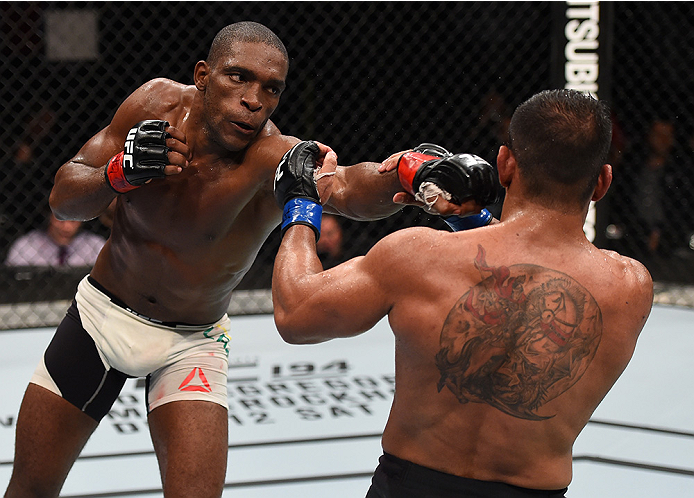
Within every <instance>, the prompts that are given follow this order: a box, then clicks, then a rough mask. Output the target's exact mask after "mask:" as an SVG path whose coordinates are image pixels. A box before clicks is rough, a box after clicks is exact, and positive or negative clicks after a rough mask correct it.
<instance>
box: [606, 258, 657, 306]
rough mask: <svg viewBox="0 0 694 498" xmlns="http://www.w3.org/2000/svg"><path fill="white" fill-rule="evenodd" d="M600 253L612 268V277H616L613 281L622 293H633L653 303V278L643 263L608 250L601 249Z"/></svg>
mask: <svg viewBox="0 0 694 498" xmlns="http://www.w3.org/2000/svg"><path fill="white" fill-rule="evenodd" d="M600 252H601V253H602V254H603V255H604V256H605V261H606V262H607V264H608V265H609V266H610V270H611V271H610V277H616V278H614V279H613V280H612V281H613V282H614V283H615V284H616V285H619V287H620V292H621V293H625V292H632V293H634V294H639V295H643V296H644V299H645V300H646V301H647V300H649V299H650V300H651V301H652V296H653V278H652V277H651V274H650V272H649V271H648V269H647V268H646V267H645V266H644V265H643V264H642V263H641V262H639V261H637V260H635V259H633V258H629V257H627V256H624V255H622V254H619V253H617V252H615V251H610V250H607V249H600ZM648 296H650V298H649V297H648Z"/></svg>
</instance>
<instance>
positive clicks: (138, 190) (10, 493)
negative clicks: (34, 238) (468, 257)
mask: <svg viewBox="0 0 694 498" xmlns="http://www.w3.org/2000/svg"><path fill="white" fill-rule="evenodd" d="M288 65H289V61H288V57H287V52H286V49H285V47H284V45H283V44H282V42H281V41H280V40H279V39H278V38H277V36H276V35H275V34H274V33H272V32H271V31H270V30H269V29H267V28H266V27H264V26H262V25H260V24H257V23H251V22H244V23H237V24H233V25H230V26H227V27H226V28H224V29H222V30H221V31H220V32H219V33H218V34H217V36H216V38H215V40H214V41H213V43H212V46H211V49H210V52H209V55H208V57H207V60H206V61H200V62H198V63H197V64H196V66H195V71H194V82H195V84H194V85H193V86H186V85H182V84H179V83H175V82H173V81H170V80H166V79H155V80H152V81H150V82H148V83H146V84H144V85H143V86H142V87H140V88H139V89H137V90H136V91H135V92H133V93H132V94H131V95H130V96H129V97H128V98H127V99H126V100H125V101H124V102H123V104H122V105H121V106H120V107H119V109H118V110H117V112H116V113H115V115H114V117H113V120H112V121H111V123H110V124H109V125H108V126H107V127H106V128H104V129H103V130H101V131H100V132H98V133H97V134H96V135H95V136H94V137H92V138H91V139H90V140H89V141H88V142H87V143H86V144H85V145H84V146H83V147H82V149H81V150H80V151H79V152H78V153H77V155H76V156H75V157H74V158H72V159H71V160H70V161H69V162H67V163H66V164H64V165H63V166H62V167H61V168H60V170H59V171H58V173H57V175H56V178H55V186H54V188H53V191H52V192H51V198H50V202H51V206H52V208H53V211H54V212H55V214H56V216H58V217H59V218H60V219H72V220H88V219H92V218H95V217H97V216H99V215H100V214H101V213H103V212H104V211H105V210H106V209H107V207H108V206H109V204H110V203H111V202H112V200H113V199H114V198H116V199H117V200H116V207H115V214H114V220H113V226H112V230H111V237H110V239H109V240H108V242H107V243H106V245H105V246H104V248H103V250H102V251H101V253H100V254H99V257H98V260H97V261H96V264H95V265H94V268H93V270H92V272H91V274H90V275H89V277H88V278H87V279H85V280H84V281H83V282H81V283H80V285H79V288H78V292H77V295H76V298H75V303H74V304H73V305H72V306H71V308H70V310H69V311H68V313H67V316H66V318H65V319H64V320H63V322H62V323H61V325H60V326H59V327H58V330H57V331H56V334H55V336H54V338H53V339H52V341H51V343H50V345H49V346H48V348H47V350H46V352H45V355H44V357H43V359H42V361H41V363H40V365H39V366H38V368H37V370H36V372H35V375H34V376H33V378H32V380H31V383H30V384H29V386H28V388H27V391H26V394H25V396H24V400H23V402H22V405H21V408H20V412H19V417H18V420H17V428H16V448H15V459H14V468H13V473H12V477H11V480H10V483H9V487H8V490H7V493H6V495H5V496H6V497H23V498H24V497H29V496H41V497H46V496H57V495H58V493H59V491H60V489H61V487H62V485H63V483H64V481H65V478H66V476H67V474H68V472H69V470H70V468H71V466H72V464H73V463H74V461H75V459H76V458H77V456H78V455H79V453H80V451H81V450H82V448H83V447H84V445H85V443H86V442H87V440H88V438H89V437H90V435H91V434H92V432H93V431H94V430H95V428H96V427H97V425H98V423H99V421H100V420H101V418H102V417H103V416H104V415H106V414H107V413H108V411H109V410H110V407H111V406H112V404H113V403H114V401H115V399H116V397H117V396H118V394H119V392H120V389H121V387H122V386H123V383H124V381H125V380H126V378H128V377H133V376H146V378H147V389H146V402H147V409H148V423H149V427H150V432H151V436H152V441H153V444H154V449H155V451H156V454H157V458H158V461H159V467H160V471H161V476H162V483H163V488H164V494H165V496H167V497H178V496H180V497H185V498H191V497H208V496H210V497H214V496H220V495H221V492H222V489H223V486H224V475H225V471H226V458H227V444H228V436H227V410H226V408H227V391H226V384H227V354H228V348H229V347H230V346H229V333H230V331H229V319H228V317H227V315H226V310H227V309H228V306H229V301H230V297H231V292H232V290H233V289H234V287H235V286H236V285H237V284H238V283H239V281H240V280H241V278H242V277H243V276H244V274H245V273H246V272H247V271H248V269H249V268H250V266H251V263H252V262H253V260H254V259H255V257H256V255H257V253H258V251H259V249H260V247H261V245H262V244H263V242H264V241H265V239H266V238H267V236H268V234H269V233H270V232H271V231H272V230H273V229H274V228H275V227H276V226H277V224H278V223H279V222H280V220H281V218H282V211H281V210H280V209H278V207H277V205H276V203H275V199H274V197H273V178H274V174H275V170H276V168H277V166H278V164H279V162H280V159H281V158H282V157H283V155H284V154H285V152H287V151H288V150H289V149H290V148H292V146H294V145H295V144H296V143H297V142H299V141H298V140H297V139H296V138H293V137H289V136H283V135H282V134H280V132H279V130H278V129H277V127H276V126H275V125H274V124H273V123H272V122H271V121H270V120H269V118H270V116H271V115H272V113H273V111H274V110H275V108H276V107H277V105H278V103H279V99H280V95H281V94H282V90H283V89H284V87H285V78H286V76H287V71H288ZM316 147H318V149H319V156H320V158H321V160H323V159H326V158H330V159H332V160H335V154H334V152H332V151H330V149H329V148H327V147H325V146H322V145H320V146H318V145H317V146H316ZM317 182H318V184H319V185H320V184H322V183H325V182H328V185H330V187H331V188H332V196H331V197H330V201H329V203H328V205H327V206H326V207H327V209H328V210H330V211H332V212H335V213H340V214H342V215H345V216H348V217H350V218H354V219H377V218H383V217H385V216H388V215H390V214H392V213H395V212H396V211H397V210H398V209H400V208H401V207H402V206H401V205H399V204H396V203H394V201H398V202H400V201H405V202H407V199H408V198H409V194H407V193H405V192H402V187H401V186H400V183H399V181H398V177H397V175H396V174H395V173H394V172H393V173H385V174H384V173H382V172H379V171H378V165H377V164H375V163H363V164H359V165H354V166H350V167H345V168H342V167H340V168H337V171H336V173H335V175H334V176H333V177H326V178H324V179H320V180H317ZM310 215H311V213H310V212H305V210H304V209H303V208H302V206H296V207H294V208H293V210H289V211H288V213H287V217H288V218H289V219H293V220H294V219H295V218H297V217H298V218H301V217H305V216H308V217H309V218H310ZM232 332H233V331H232Z"/></svg>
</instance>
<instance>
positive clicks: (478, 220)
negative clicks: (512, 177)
mask: <svg viewBox="0 0 694 498" xmlns="http://www.w3.org/2000/svg"><path fill="white" fill-rule="evenodd" d="M432 145H433V144H422V145H420V146H418V147H416V148H415V149H413V151H412V152H407V153H405V154H403V155H402V156H401V157H400V159H399V160H398V177H399V178H400V183H401V184H402V186H403V187H404V188H405V189H406V190H407V191H408V192H409V193H410V194H412V195H414V196H415V197H416V198H417V199H418V200H420V201H426V197H427V193H426V191H427V190H428V189H431V186H432V185H433V186H435V187H436V188H435V190H434V192H435V193H440V194H442V195H444V197H445V198H446V199H447V200H449V201H450V202H452V203H454V204H462V203H463V202H465V201H468V200H470V199H473V200H475V201H476V202H477V203H478V204H481V205H483V206H484V205H488V204H493V203H495V202H496V201H497V200H498V199H499V183H498V180H497V175H496V173H495V171H494V168H493V167H492V165H491V164H489V163H488V162H487V161H485V160H484V159H482V158H481V157H479V156H476V155H474V154H450V153H448V151H446V150H445V149H443V148H442V147H440V146H437V145H433V147H432ZM420 151H426V152H427V154H425V153H423V152H420ZM439 189H440V190H439ZM491 220H492V215H491V213H490V212H489V211H487V210H486V209H484V210H482V213H480V214H477V215H471V216H465V217H459V216H451V217H449V218H446V219H445V221H446V223H448V224H449V225H450V226H451V227H452V228H453V229H454V230H456V231H457V230H465V229H469V228H476V227H478V226H484V225H487V224H489V223H490V222H491Z"/></svg>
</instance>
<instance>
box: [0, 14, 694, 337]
mask: <svg viewBox="0 0 694 498" xmlns="http://www.w3.org/2000/svg"><path fill="white" fill-rule="evenodd" d="M568 4H573V5H579V6H580V5H581V4H585V6H588V7H591V6H592V5H594V4H597V2H569V3H568ZM562 5H564V6H565V5H566V4H564V3H563V2H461V3H457V2H423V3H420V2H404V3H393V2H339V3H338V2H249V3H244V2H86V3H85V2H3V3H0V9H1V10H2V21H1V22H2V25H1V28H0V29H1V30H2V34H1V40H0V51H1V56H0V57H1V60H2V83H0V95H1V98H2V110H1V113H2V127H1V129H0V157H2V174H0V261H3V262H9V260H7V258H8V254H9V253H10V252H11V250H10V247H11V246H12V244H13V243H14V242H15V241H16V240H17V239H18V238H20V237H22V236H24V235H26V234H28V233H30V232H32V231H35V230H43V231H45V230H46V227H47V225H48V223H49V221H48V219H49V209H48V201H47V199H48V194H49V192H50V189H51V186H52V182H53V177H54V175H55V172H56V171H57V169H58V168H59V166H60V165H61V164H63V163H64V162H66V161H67V160H69V159H70V158H71V157H72V156H73V155H74V154H75V153H76V152H77V151H78V150H79V148H80V147H81V146H82V145H83V144H84V143H85V142H86V141H87V140H88V139H89V138H90V137H91V136H92V135H93V134H95V133H96V132H97V131H98V130H100V129H101V128H103V127H104V126H105V125H106V124H107V123H108V122H109V121H110V119H111V117H112V115H113V113H114V111H115V110H116V108H117V107H118V105H119V104H120V103H121V102H122V101H123V100H124V99H125V98H126V97H127V96H128V95H129V94H130V93H131V92H132V91H133V90H135V89H136V88H137V87H138V86H140V85H141V84H142V83H144V82H145V81H147V80H149V79H151V78H155V77H167V78H171V79H173V80H176V81H179V82H182V83H186V84H191V83H192V74H193V67H194V65H195V63H196V62H197V61H198V60H201V59H204V58H205V57H206V55H207V50H208V48H209V45H210V43H211V41H212V38H213V37H214V35H215V34H216V32H217V31H218V30H219V29H220V28H222V27H224V26H225V25H227V24H230V23H232V22H236V21H241V20H253V21H257V22H260V23H263V24H265V25H266V26H268V27H269V28H271V29H272V30H273V31H274V32H275V33H277V34H278V36H279V37H280V38H281V39H282V40H283V41H284V43H285V45H286V47H287V49H288V51H289V54H290V60H291V67H290V73H289V77H288V87H287V90H286V92H285V93H284V95H283V97H282V101H281V103H280V106H279V107H278V109H277V111H276V112H275V114H274V115H273V121H274V122H275V123H276V124H277V125H278V126H279V128H280V129H281V130H282V131H283V132H284V133H285V134H289V135H294V136H297V137H300V138H302V139H308V138H311V139H316V140H320V141H322V142H325V143H328V144H330V145H331V146H332V147H333V148H334V149H335V150H336V151H337V152H338V155H339V157H340V163H341V164H353V163H357V162H360V161H364V160H382V159H384V158H386V157H388V156H389V155H390V154H391V153H393V152H395V151H398V150H403V149H407V148H411V147H413V146H414V145H417V144H418V143H421V142H425V141H430V142H436V143H440V144H441V145H444V146H446V147H447V148H449V149H450V150H453V151H456V152H473V153H476V154H478V155H480V156H483V157H485V158H487V159H488V160H489V161H490V162H492V163H494V161H495V156H496V151H497V150H498V146H499V145H500V144H501V142H502V141H503V140H504V137H505V132H506V124H507V122H508V119H509V117H510V115H511V113H512V111H513V109H514V108H515V107H516V106H517V105H518V104H519V103H521V102H522V101H524V100H525V99H527V98H528V97H530V96H531V95H532V94H534V93H536V92H538V91H540V90H544V89H548V88H555V87H556V86H555V85H556V77H555V76H556V71H557V69H556V67H553V62H552V61H553V57H554V55H555V54H556V53H557V50H560V51H561V50H562V47H563V45H562V43H566V39H564V40H563V41H562V40H560V38H561V37H562V36H563V35H562V33H563V30H564V28H563V25H562V26H560V27H559V28H557V12H558V9H561V8H562ZM607 6H608V5H607V4H604V3H603V4H601V9H602V8H603V7H607ZM601 12H603V11H602V10H601ZM605 12H608V10H605ZM609 13H610V19H611V22H610V23H609V24H604V25H602V24H601V25H600V29H601V30H602V32H601V34H600V36H601V40H602V42H601V43H602V48H603V49H606V50H607V51H606V52H603V54H604V55H603V61H604V62H608V63H609V64H605V65H601V66H600V71H601V77H603V78H607V79H608V80H609V83H610V84H609V88H610V91H609V94H608V95H603V94H601V95H600V97H601V98H603V99H605V100H607V101H608V102H609V103H610V104H611V107H612V109H613V114H614V120H615V132H614V140H613V151H612V152H613V153H612V158H611V161H612V164H613V166H614V172H615V180H614V184H613V187H612V189H611V191H610V193H609V195H608V197H607V198H606V199H605V200H604V201H601V202H600V203H599V204H598V209H597V212H598V216H597V223H596V234H595V242H596V244H597V245H598V246H600V247H605V248H610V249H614V250H616V251H618V252H620V253H623V254H626V255H629V256H632V257H634V258H636V259H638V260H640V261H642V262H643V263H644V264H646V266H647V267H648V268H649V270H650V271H651V273H652V274H653V276H654V279H655V280H656V282H657V283H656V290H657V297H658V298H659V299H660V300H661V301H663V302H672V303H678V304H686V305H691V303H692V300H693V299H692V292H691V287H689V285H690V284H693V283H694V205H693V204H694V198H693V197H692V183H694V151H693V149H694V116H693V115H692V109H694V106H692V94H691V83H692V81H693V80H694V60H693V59H694V52H693V51H692V50H691V47H692V46H694V4H693V3H691V2H673V3H670V2H616V3H610V4H609ZM561 17H562V16H561V15H559V18H561ZM565 23H566V20H565V19H564V24H565ZM586 33H588V34H590V32H589V31H587V32H584V33H583V34H584V35H586ZM601 62H602V61H601ZM492 210H493V211H494V212H495V213H497V214H498V213H499V212H500V206H494V207H493V209H492ZM338 222H339V225H340V227H341V230H342V233H343V253H342V255H341V256H340V257H342V258H346V257H352V256H355V255H359V254H364V253H365V252H366V251H367V250H368V249H369V248H370V247H371V246H372V245H373V244H374V243H375V241H377V240H378V239H379V238H381V237H383V236H385V235H386V234H388V233H390V232H392V231H395V230H398V229H400V228H403V227H407V226H412V225H426V226H431V227H435V228H440V229H445V225H444V224H442V222H441V220H440V219H438V218H437V217H434V216H429V215H427V214H425V213H424V212H422V211H421V210H419V209H415V208H405V209H404V210H403V211H402V212H400V213H399V214H397V215H395V216H392V217H390V218H388V219H386V220H382V221H379V222H369V223H365V222H355V221H351V220H347V219H340V220H338ZM81 231H82V232H81V233H83V234H85V233H95V234H98V235H100V236H102V237H108V228H107V226H106V224H104V221H103V220H93V221H90V222H87V223H85V224H84V225H83V226H82V227H81ZM278 244H279V236H278V233H277V231H275V232H274V233H273V234H271V236H270V237H269V239H268V240H267V242H266V244H265V245H264V246H263V248H262V250H261V251H260V254H259V256H258V258H257V260H256V262H255V264H254V265H253V267H252V268H251V270H250V271H249V273H248V274H247V276H246V277H245V278H244V280H243V282H242V283H241V286H240V287H239V292H237V293H236V296H237V297H236V298H235V300H234V301H233V303H232V308H233V309H232V310H231V312H232V313H241V314H242V313H257V312H267V311H268V305H267V298H268V292H267V290H266V289H268V288H269V286H270V281H271V273H272V264H273V260H274V255H275V253H276V250H277V247H278ZM0 270H1V272H2V273H1V274H0V289H1V290H0V308H1V309H0V312H1V315H0V316H1V317H2V318H1V319H0V320H1V321H0V325H2V326H3V327H12V328H16V327H29V326H36V325H38V324H51V323H55V322H57V321H58V320H59V319H60V318H61V316H62V315H63V314H64V311H65V309H66V307H67V303H68V300H70V299H71V297H72V294H73V293H74V291H75V288H76V284H77V282H78V281H79V279H80V278H81V277H82V276H83V275H85V274H86V273H87V272H88V271H89V267H88V266H77V267H75V266H67V267H65V266H57V267H56V266H51V267H41V266H35V265H34V266H27V265H22V266H11V265H8V264H5V265H4V266H3V267H2V268H0Z"/></svg>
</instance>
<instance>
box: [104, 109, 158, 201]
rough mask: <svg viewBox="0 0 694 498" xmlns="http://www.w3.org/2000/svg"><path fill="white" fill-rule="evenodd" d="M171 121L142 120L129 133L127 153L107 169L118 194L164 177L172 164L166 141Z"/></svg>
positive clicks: (107, 173) (112, 185)
mask: <svg viewBox="0 0 694 498" xmlns="http://www.w3.org/2000/svg"><path fill="white" fill-rule="evenodd" d="M168 126H169V123H168V122H167V121H160V120H158V119H148V120H145V121H140V122H139V123H137V124H136V125H135V126H134V127H133V128H131V129H130V131H129V132H128V136H127V138H126V139H125V146H124V150H123V152H121V153H120V154H117V155H115V156H114V157H112V158H111V160H110V161H109V163H108V165H107V167H106V171H105V174H106V180H107V183H108V184H109V185H110V186H111V188H113V190H115V191H116V192H118V193H124V192H128V191H130V190H132V189H134V188H137V187H139V186H141V185H143V184H145V183H146V182H147V181H148V180H151V179H153V178H163V177H164V176H165V175H164V167H165V166H166V165H167V164H169V156H168V154H169V150H170V149H169V148H168V147H167V146H166V139H167V138H170V137H171V135H169V134H168V133H167V132H166V131H164V130H165V129H166V128H167V127H168Z"/></svg>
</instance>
